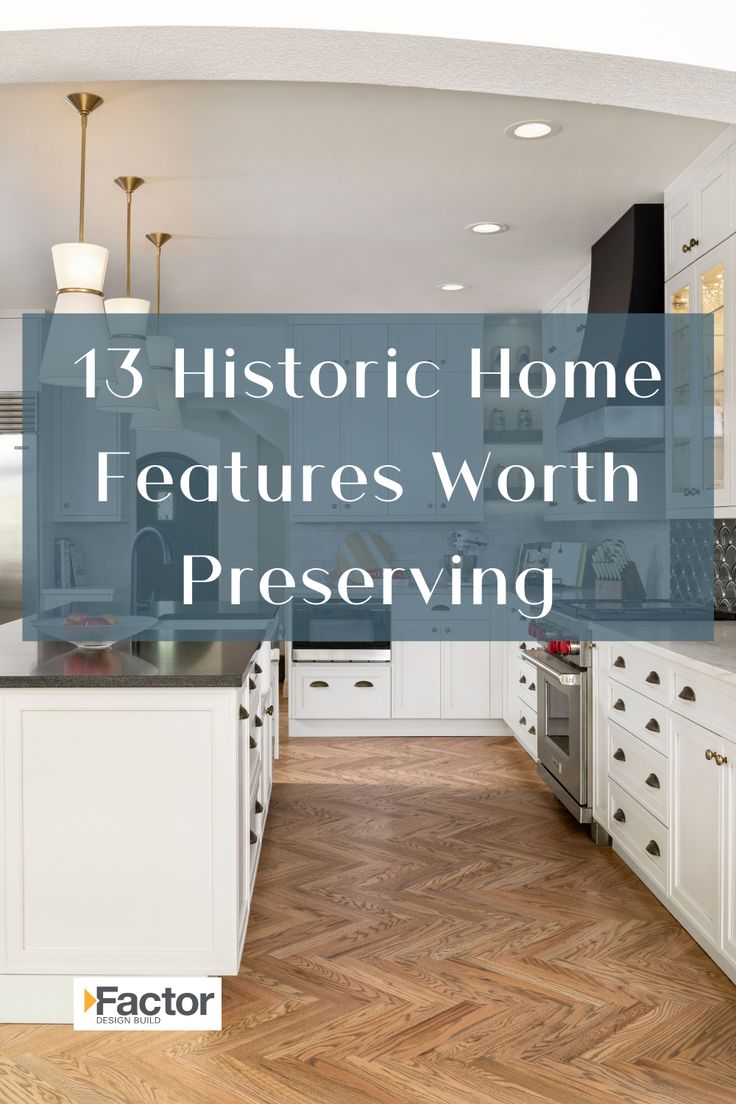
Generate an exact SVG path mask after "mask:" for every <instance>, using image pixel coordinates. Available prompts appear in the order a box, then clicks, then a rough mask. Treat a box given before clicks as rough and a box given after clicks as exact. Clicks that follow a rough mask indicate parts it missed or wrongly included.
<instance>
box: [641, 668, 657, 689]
mask: <svg viewBox="0 0 736 1104" xmlns="http://www.w3.org/2000/svg"><path fill="white" fill-rule="evenodd" d="M644 681H645V682H648V683H650V684H651V685H652V686H659V675H658V674H657V672H656V671H650V672H649V674H648V675H647V677H646V678H645V679H644Z"/></svg>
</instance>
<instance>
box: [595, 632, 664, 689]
mask: <svg viewBox="0 0 736 1104" xmlns="http://www.w3.org/2000/svg"><path fill="white" fill-rule="evenodd" d="M606 648H607V649H608V662H607V664H606V669H607V674H609V675H610V676H611V678H615V679H616V681H617V682H621V683H623V684H624V685H625V686H631V687H632V688H633V689H634V690H639V691H640V692H641V693H642V694H645V695H646V696H647V697H648V698H652V699H654V700H655V701H662V702H664V701H666V700H667V695H668V687H667V676H668V670H669V668H668V666H667V664H666V663H665V661H664V660H662V659H661V658H660V657H659V656H655V655H652V654H651V653H648V652H645V651H644V650H643V649H641V648H636V647H634V646H632V645H631V644H607V645H606Z"/></svg>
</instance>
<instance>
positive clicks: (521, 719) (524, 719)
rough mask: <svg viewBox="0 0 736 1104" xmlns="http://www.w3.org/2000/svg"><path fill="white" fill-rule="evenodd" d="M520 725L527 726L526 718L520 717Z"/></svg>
mask: <svg viewBox="0 0 736 1104" xmlns="http://www.w3.org/2000/svg"><path fill="white" fill-rule="evenodd" d="M519 724H523V725H525V724H526V717H519Z"/></svg>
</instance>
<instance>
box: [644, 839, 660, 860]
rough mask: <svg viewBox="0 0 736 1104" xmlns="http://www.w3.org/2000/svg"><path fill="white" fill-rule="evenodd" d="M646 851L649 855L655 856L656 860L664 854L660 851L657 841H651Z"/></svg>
mask: <svg viewBox="0 0 736 1104" xmlns="http://www.w3.org/2000/svg"><path fill="white" fill-rule="evenodd" d="M645 850H646V851H647V852H648V854H650V855H654V857H655V859H658V858H659V856H660V855H661V854H662V852H661V851H660V850H659V844H658V843H657V842H656V840H650V841H649V843H648V844H647V845H646V848H645Z"/></svg>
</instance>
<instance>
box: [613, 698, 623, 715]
mask: <svg viewBox="0 0 736 1104" xmlns="http://www.w3.org/2000/svg"><path fill="white" fill-rule="evenodd" d="M613 708H614V709H617V710H618V711H619V713H625V712H626V704H625V702H624V700H623V698H616V701H615V702H614V703H613Z"/></svg>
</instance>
